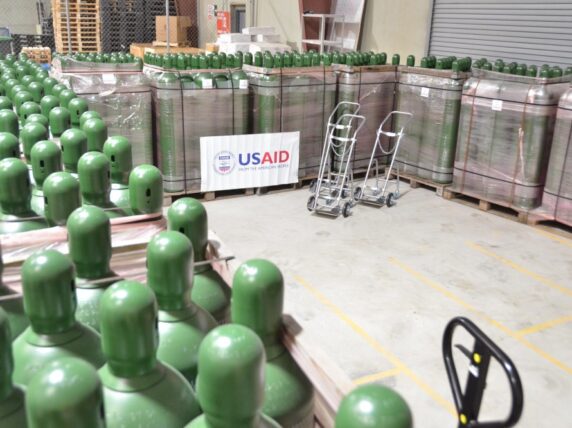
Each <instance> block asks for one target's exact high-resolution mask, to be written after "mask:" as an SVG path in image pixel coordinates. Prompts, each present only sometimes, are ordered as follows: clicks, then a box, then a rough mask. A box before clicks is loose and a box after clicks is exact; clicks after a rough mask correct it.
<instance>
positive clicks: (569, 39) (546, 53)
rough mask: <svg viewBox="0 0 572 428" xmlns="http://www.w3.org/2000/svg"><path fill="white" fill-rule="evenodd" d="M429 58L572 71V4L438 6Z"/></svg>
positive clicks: (505, 1)
mask: <svg viewBox="0 0 572 428" xmlns="http://www.w3.org/2000/svg"><path fill="white" fill-rule="evenodd" d="M429 53H430V54H432V55H435V56H448V55H455V56H457V57H462V56H470V57H472V58H473V59H476V58H482V57H486V58H488V59H489V61H491V60H495V59H497V58H502V59H504V60H505V61H517V62H519V63H521V62H524V63H527V64H543V63H548V64H550V65H562V66H571V65H572V0H555V1H550V0H546V1H542V0H541V1H538V0H536V1H535V0H434V1H433V17H432V22H431V34H430V39H429Z"/></svg>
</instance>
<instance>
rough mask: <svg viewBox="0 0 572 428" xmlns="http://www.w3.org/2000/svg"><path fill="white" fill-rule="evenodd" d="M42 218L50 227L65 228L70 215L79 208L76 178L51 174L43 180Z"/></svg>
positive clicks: (79, 200)
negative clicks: (44, 218) (43, 217)
mask: <svg viewBox="0 0 572 428" xmlns="http://www.w3.org/2000/svg"><path fill="white" fill-rule="evenodd" d="M43 191H44V216H45V217H46V220H47V222H48V224H49V225H50V226H65V225H66V223H67V220H68V217H69V216H70V214H71V213H72V212H73V211H74V210H76V209H77V208H79V207H81V194H80V190H79V182H78V180H77V178H75V177H74V176H72V175H71V174H70V173H68V172H53V173H52V174H50V175H49V176H48V178H46V179H45V181H44V185H43Z"/></svg>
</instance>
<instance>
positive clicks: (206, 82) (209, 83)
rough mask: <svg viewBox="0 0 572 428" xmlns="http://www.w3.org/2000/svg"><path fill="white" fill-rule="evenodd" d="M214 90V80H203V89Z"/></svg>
mask: <svg viewBox="0 0 572 428" xmlns="http://www.w3.org/2000/svg"><path fill="white" fill-rule="evenodd" d="M212 88H213V79H205V80H203V89H212Z"/></svg>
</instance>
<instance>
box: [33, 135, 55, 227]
mask: <svg viewBox="0 0 572 428" xmlns="http://www.w3.org/2000/svg"><path fill="white" fill-rule="evenodd" d="M30 158H31V164H32V175H33V177H34V183H35V184H34V187H33V189H32V200H31V207H32V210H33V211H34V212H35V213H37V214H38V215H40V216H42V217H43V216H44V191H43V184H44V181H45V179H46V178H48V176H49V175H50V174H52V173H53V172H57V171H61V170H62V152H61V150H60V148H59V146H58V145H57V144H56V143H54V142H53V141H39V142H38V143H37V144H35V145H34V147H32V149H31V150H30Z"/></svg>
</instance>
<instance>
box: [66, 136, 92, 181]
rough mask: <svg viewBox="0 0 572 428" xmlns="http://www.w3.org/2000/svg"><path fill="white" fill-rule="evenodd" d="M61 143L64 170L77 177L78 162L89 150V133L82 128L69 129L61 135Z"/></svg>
mask: <svg viewBox="0 0 572 428" xmlns="http://www.w3.org/2000/svg"><path fill="white" fill-rule="evenodd" d="M60 145H61V147H62V161H63V166H64V171H67V172H69V173H71V174H75V176H76V177H77V164H78V162H79V159H80V158H81V157H82V156H83V155H84V153H86V152H87V135H85V132H83V131H82V130H81V129H76V128H71V129H68V130H67V131H65V132H64V133H63V134H62V136H61V137H60Z"/></svg>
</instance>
